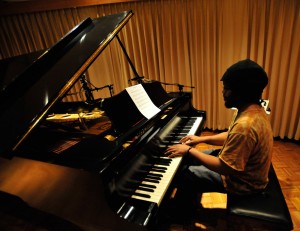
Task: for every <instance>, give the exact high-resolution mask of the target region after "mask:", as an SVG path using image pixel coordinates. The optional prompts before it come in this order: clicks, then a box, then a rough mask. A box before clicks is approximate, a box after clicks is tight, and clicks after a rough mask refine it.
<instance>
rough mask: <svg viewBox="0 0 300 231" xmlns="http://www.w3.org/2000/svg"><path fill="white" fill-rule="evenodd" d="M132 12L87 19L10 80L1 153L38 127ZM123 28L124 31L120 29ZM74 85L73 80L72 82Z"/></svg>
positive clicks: (3, 104) (1, 104)
mask: <svg viewBox="0 0 300 231" xmlns="http://www.w3.org/2000/svg"><path fill="white" fill-rule="evenodd" d="M130 14H131V12H122V13H118V14H114V15H108V16H105V17H102V18H99V19H95V20H91V19H90V18H87V19H86V20H84V21H83V22H82V23H80V24H79V25H78V26H76V27H75V28H74V29H73V30H72V31H70V32H69V33H68V34H67V35H66V36H65V37H63V38H62V39H61V40H60V41H59V42H58V43H57V44H55V45H54V46H53V47H51V48H50V49H48V50H47V51H46V52H45V53H44V54H43V55H42V56H40V57H39V59H38V60H36V61H35V62H33V64H32V65H30V66H29V67H27V68H26V69H25V70H24V71H23V72H22V73H20V74H19V75H17V76H16V77H12V78H10V77H7V79H9V81H5V83H8V85H6V84H3V85H2V86H1V87H2V89H1V92H0V108H1V112H0V123H1V124H0V129H1V131H2V132H3V134H6V135H5V137H3V139H1V140H0V154H2V155H3V154H5V155H7V154H11V151H12V150H13V149H14V147H15V145H16V144H17V142H18V141H19V140H20V139H21V138H23V136H24V135H25V134H26V132H28V130H29V129H32V127H35V126H36V125H37V123H38V122H39V121H38V120H39V119H41V117H42V116H43V113H44V112H45V111H46V110H47V109H49V108H51V107H52V106H53V104H55V103H56V101H58V100H59V98H58V96H59V95H60V94H61V92H60V91H62V89H63V90H64V91H65V92H67V90H69V89H70V88H71V87H72V84H70V83H69V81H70V79H71V78H72V77H74V75H75V74H76V75H77V76H75V77H74V78H79V77H80V73H78V72H82V73H83V72H84V71H85V70H86V68H88V67H85V69H82V70H80V68H81V67H82V66H83V65H84V64H85V62H86V61H87V60H88V59H89V58H90V57H91V55H92V54H93V53H94V52H95V50H96V49H98V47H99V46H101V45H102V44H103V43H107V42H109V41H111V40H112V39H113V38H112V37H110V35H111V32H112V31H114V30H115V29H116V28H117V27H118V26H119V25H120V24H121V23H122V22H123V20H124V19H125V18H126V17H128V15H130ZM120 29H121V28H120ZM72 81H73V82H72V83H73V84H74V81H75V80H74V79H72Z"/></svg>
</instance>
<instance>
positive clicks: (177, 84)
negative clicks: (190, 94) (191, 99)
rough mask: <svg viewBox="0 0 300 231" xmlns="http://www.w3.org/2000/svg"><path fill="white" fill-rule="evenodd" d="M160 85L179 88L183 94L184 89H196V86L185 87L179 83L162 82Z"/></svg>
mask: <svg viewBox="0 0 300 231" xmlns="http://www.w3.org/2000/svg"><path fill="white" fill-rule="evenodd" d="M160 83H161V84H164V85H172V86H177V87H178V90H179V92H180V93H182V92H183V88H184V87H188V88H195V87H194V86H184V85H182V84H179V83H164V82H160Z"/></svg>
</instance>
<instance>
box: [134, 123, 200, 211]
mask: <svg viewBox="0 0 300 231" xmlns="http://www.w3.org/2000/svg"><path fill="white" fill-rule="evenodd" d="M202 119H203V118H202V117H182V118H180V117H176V118H175V120H174V121H172V125H174V124H176V126H175V127H173V129H166V131H163V132H162V133H161V134H160V140H161V141H162V142H163V143H165V144H168V145H172V144H176V143H179V140H180V138H181V137H183V136H185V135H188V134H195V133H196V131H197V129H198V128H199V126H200V123H201V121H202ZM181 161H182V157H175V158H168V157H165V156H161V157H157V160H156V161H155V163H154V164H153V165H152V166H150V167H149V169H146V170H145V171H147V172H146V173H145V174H144V175H143V177H142V179H140V180H139V179H134V180H135V181H138V182H139V183H138V185H137V187H135V190H134V191H133V192H132V194H131V197H132V198H134V199H138V200H144V201H150V202H155V203H157V205H158V206H159V205H160V204H161V201H162V199H163V198H164V195H165V193H166V191H167V189H168V187H169V186H170V184H171V182H172V180H173V178H174V176H175V174H176V172H177V170H178V168H179V166H180V163H181Z"/></svg>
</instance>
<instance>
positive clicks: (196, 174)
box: [175, 149, 226, 208]
mask: <svg viewBox="0 0 300 231" xmlns="http://www.w3.org/2000/svg"><path fill="white" fill-rule="evenodd" d="M219 151H220V150H216V149H211V150H205V151H203V152H204V153H206V154H208V155H214V156H216V155H217V154H218V153H219ZM204 192H221V193H223V192H224V193H225V192H226V191H225V188H224V186H223V182H222V179H221V175H220V174H218V173H216V172H214V171H211V170H209V169H208V168H206V167H205V166H203V165H201V164H200V163H199V162H198V161H197V160H195V159H193V158H192V157H190V156H189V157H188V158H187V159H186V162H185V167H184V169H183V171H182V174H181V175H180V176H179V178H178V181H177V192H176V195H175V201H176V202H177V203H178V204H181V205H182V206H183V207H191V208H195V207H197V206H198V205H199V202H198V201H197V199H198V198H199V196H200V195H201V194H202V193H204Z"/></svg>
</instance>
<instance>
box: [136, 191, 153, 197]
mask: <svg viewBox="0 0 300 231" xmlns="http://www.w3.org/2000/svg"><path fill="white" fill-rule="evenodd" d="M132 195H136V196H140V197H145V198H150V197H151V196H150V195H147V194H143V193H137V192H134V193H133V194H132Z"/></svg>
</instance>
